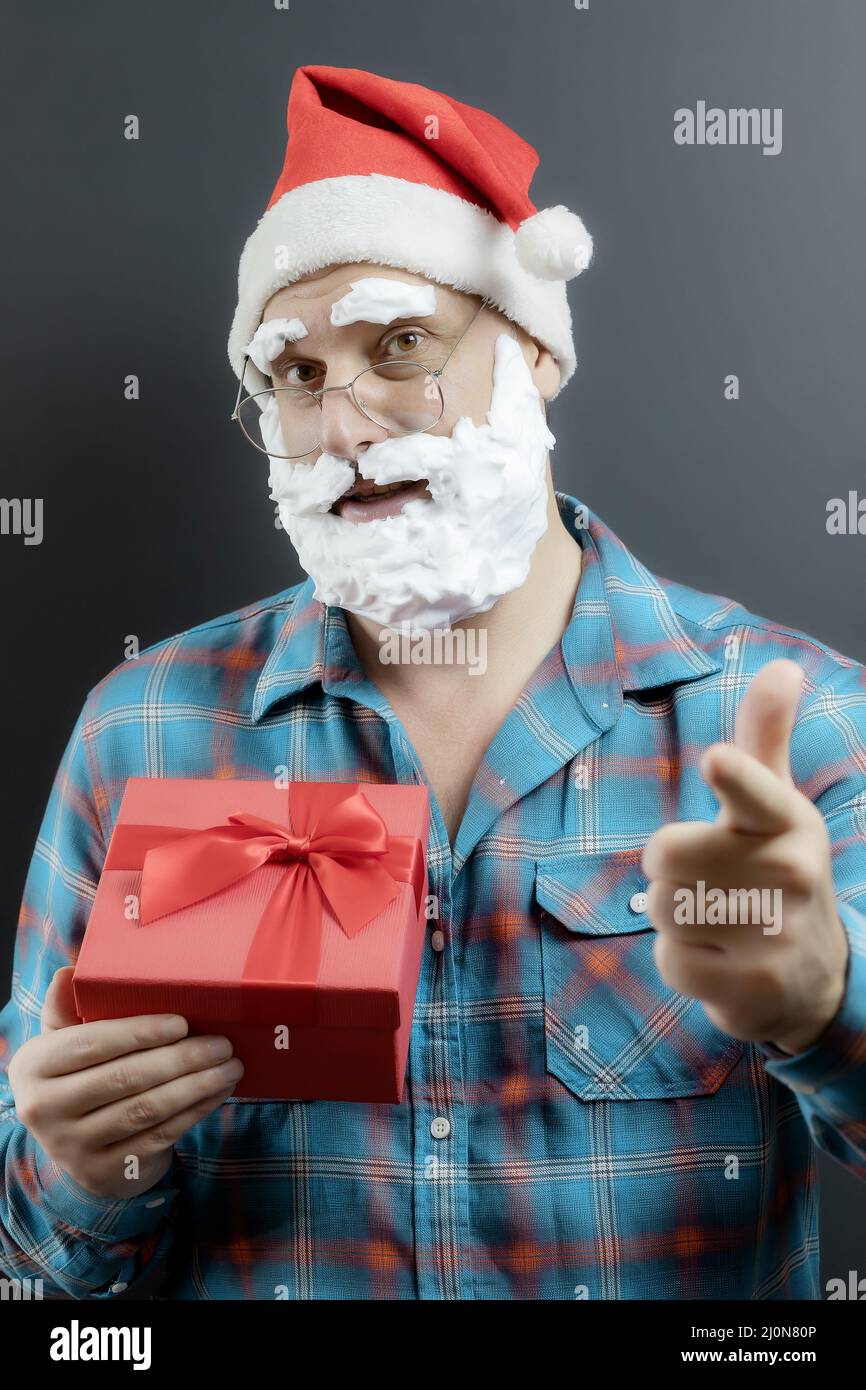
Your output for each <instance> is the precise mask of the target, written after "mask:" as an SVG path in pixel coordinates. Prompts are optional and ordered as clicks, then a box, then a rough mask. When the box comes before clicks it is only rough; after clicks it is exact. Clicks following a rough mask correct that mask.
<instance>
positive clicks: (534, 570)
mask: <svg viewBox="0 0 866 1390" xmlns="http://www.w3.org/2000/svg"><path fill="white" fill-rule="evenodd" d="M547 515H548V525H547V530H546V531H545V533H544V535H543V536H542V538H541V540H540V541H539V542H538V544H537V546H536V547H535V550H534V551H533V554H532V560H531V562H530V570H529V574H528V575H527V578H526V580H525V581H524V583H523V584H522V585H521V586H520V588H519V589H514V590H513V591H512V592H511V593H510V594H504V595H503V597H502V598H500V599H499V600H498V601H497V602H496V603H495V604H494V605H493V607H492V608H491V609H490V610H489V611H488V612H487V613H479V614H477V615H476V616H475V617H472V618H464V619H462V620H461V621H460V622H459V623H455V625H454V626H455V631H457V630H459V629H461V628H462V629H466V632H467V636H466V639H464V640H465V641H466V650H467V652H471V653H474V654H476V655H475V657H474V658H473V660H475V661H476V662H477V659H478V658H477V654H478V653H483V654H484V660H485V663H486V670H485V672H484V673H485V674H487V675H488V676H490V675H492V676H493V678H494V679H493V680H492V681H487V680H479V679H478V678H477V675H478V674H479V673H480V672H476V673H475V674H473V673H472V668H471V666H470V665H469V664H467V663H460V664H448V663H443V664H426V663H424V664H414V663H407V662H405V661H403V662H395V663H391V664H385V663H384V662H383V661H382V659H381V654H382V647H381V644H380V641H379V634H380V632H381V631H382V629H381V626H380V625H379V624H377V623H372V622H370V621H369V619H367V618H359V617H358V616H356V615H355V614H354V613H347V614H346V619H347V622H348V626H349V631H350V633H351V636H352V641H353V643H354V645H355V650H356V652H357V653H358V657H359V659H360V661H361V664H362V666H363V667H364V670H365V671H366V673H367V675H368V676H369V678H370V679H371V680H372V681H373V682H374V684H376V685H378V686H379V688H380V689H381V690H383V691H384V692H385V693H388V692H395V693H400V694H402V695H403V696H404V697H405V698H410V699H417V700H419V701H424V700H430V701H435V700H436V699H437V696H438V695H440V694H441V696H442V697H443V698H446V699H452V698H453V697H454V694H455V688H459V691H460V698H461V699H463V700H470V701H472V702H474V701H476V700H477V701H480V702H482V703H483V702H485V701H487V700H488V699H490V692H491V690H494V691H495V690H499V691H505V692H511V691H512V690H513V694H512V695H511V698H512V699H516V697H517V695H519V693H520V691H521V690H522V689H523V687H524V685H525V684H526V682H527V680H528V679H529V677H530V675H531V674H532V672H533V671H534V670H535V669H536V667H537V666H538V665H539V663H540V662H541V661H542V660H543V659H544V657H545V656H546V655H547V653H548V652H549V651H550V649H551V647H553V646H554V645H555V643H556V642H558V641H559V639H560V638H561V636H562V634H563V632H564V631H565V629H566V627H567V626H568V623H569V621H570V619H571V612H572V608H573V607H574V599H575V594H576V592H577V586H578V583H579V580H580V569H581V559H582V551H581V548H580V546H579V545H578V544H577V542H576V541H575V539H574V537H573V536H572V535H571V533H570V532H569V531H568V530H567V528H566V526H565V524H564V523H563V520H562V517H561V516H560V513H559V508H558V506H557V503H556V497H555V496H554V492H553V485H552V482H551V480H550V470H549V467H548V512H547ZM470 629H474V632H472V633H470V631H469V630H470ZM515 686H516V688H514V687H515Z"/></svg>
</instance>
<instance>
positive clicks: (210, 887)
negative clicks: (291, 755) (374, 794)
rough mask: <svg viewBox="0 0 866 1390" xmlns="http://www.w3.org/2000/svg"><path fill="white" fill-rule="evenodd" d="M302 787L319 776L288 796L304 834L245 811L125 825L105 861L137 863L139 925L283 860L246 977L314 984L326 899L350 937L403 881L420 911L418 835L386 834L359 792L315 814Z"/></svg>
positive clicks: (247, 963)
mask: <svg viewBox="0 0 866 1390" xmlns="http://www.w3.org/2000/svg"><path fill="white" fill-rule="evenodd" d="M307 785H310V786H313V785H315V784H305V783H295V784H294V786H293V788H292V802H291V805H292V812H293V820H294V823H295V824H296V825H299V826H303V827H308V829H307V833H305V834H293V833H292V831H291V830H289V828H288V826H286V825H283V824H281V823H280V822H279V821H272V820H266V819H264V818H263V817H262V816H255V815H252V814H250V813H249V812H246V811H241V812H237V813H235V814H233V815H230V816H229V817H228V819H227V821H225V822H222V823H221V824H219V825H210V826H207V828H206V829H204V830H188V829H183V828H181V827H178V826H160V825H124V824H123V823H121V824H119V825H117V826H116V827H115V830H114V834H113V836H112V841H111V848H110V852H109V856H108V859H107V860H106V864H105V867H106V868H113V869H129V868H141V869H142V876H141V887H140V893H139V897H140V919H139V920H140V922H141V923H142V925H145V924H147V923H148V922H153V921H154V920H155V919H156V918H158V917H163V916H164V915H165V914H166V913H168V912H178V911H180V910H181V909H183V908H186V907H189V906H191V904H192V903H196V902H200V901H201V900H202V899H203V898H207V897H210V896H211V895H212V894H214V893H219V892H221V891H222V889H224V888H228V887H229V886H230V885H231V884H234V883H237V882H238V881H239V880H240V879H242V878H245V877H246V875H247V874H250V873H252V872H253V871H254V870H255V869H257V868H259V867H260V866H261V865H262V864H266V863H274V862H276V863H280V864H285V865H286V872H285V874H284V875H283V876H282V878H281V881H280V883H279V885H278V887H277V888H276V890H275V891H274V893H273V894H272V895H271V898H270V900H269V902H268V905H267V907H266V908H265V910H264V912H263V914H262V917H261V919H260V921H259V924H258V927H257V928H256V932H255V935H254V937H253V940H252V943H251V945H250V949H249V951H248V953H247V958H246V961H245V964H244V970H243V978H244V979H245V980H249V979H258V980H266V981H273V980H292V981H297V982H298V983H304V984H310V983H313V982H314V981H315V979H316V976H317V974H318V964H319V954H320V948H321V933H322V910H323V905H324V902H325V901H327V903H328V904H329V906H330V908H331V911H332V912H333V914H334V916H335V917H336V919H337V921H338V923H339V924H340V927H341V929H342V930H343V932H344V933H345V934H346V936H348V937H350V938H351V937H354V936H356V935H357V933H358V932H359V931H360V930H361V929H362V927H364V926H366V925H367V923H368V922H370V921H371V920H372V919H373V918H374V917H377V916H378V915H379V913H380V912H381V911H382V910H383V909H384V908H385V907H387V905H388V903H389V902H391V900H392V899H393V898H394V897H396V895H397V893H398V892H399V886H400V883H411V884H412V886H413V888H414V890H415V902H416V908H418V909H419V910H420V900H421V891H422V884H423V877H424V859H423V853H422V849H421V844H420V841H419V840H417V839H415V838H413V837H412V836H408V835H389V834H388V828H387V826H386V825H385V822H384V820H383V819H382V817H381V816H380V815H379V812H378V811H377V810H376V809H375V807H373V806H372V805H371V804H370V802H369V801H368V800H367V798H366V797H365V796H364V794H363V792H360V791H357V792H353V793H351V795H349V796H347V797H345V798H344V799H343V800H342V801H340V802H338V803H337V804H336V805H332V806H329V807H327V808H326V809H325V810H324V811H323V812H322V813H321V814H320V815H319V816H318V818H316V819H313V816H314V802H315V797H314V795H313V796H311V794H309V793H305V792H304V791H302V790H301V788H303V787H306V786H307ZM311 822H312V823H311Z"/></svg>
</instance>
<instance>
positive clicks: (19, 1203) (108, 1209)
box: [0, 699, 180, 1299]
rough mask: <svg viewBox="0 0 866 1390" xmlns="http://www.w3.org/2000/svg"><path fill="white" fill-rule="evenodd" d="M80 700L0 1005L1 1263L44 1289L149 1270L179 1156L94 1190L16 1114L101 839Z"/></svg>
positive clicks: (127, 1280)
mask: <svg viewBox="0 0 866 1390" xmlns="http://www.w3.org/2000/svg"><path fill="white" fill-rule="evenodd" d="M88 702H89V699H88V701H85V704H84V708H83V709H82V711H81V714H80V715H79V717H78V719H77V721H76V724H75V727H74V729H73V731H72V734H71V736H70V739H69V742H68V743H67V746H66V749H65V751H64V754H63V757H62V759H61V762H60V766H59V768H58V771H57V774H56V776H55V779H54V783H53V786H52V788H51V792H50V795H49V799H48V804H47V807H46V809H45V813H44V816H43V818H42V823H41V826H40V829H39V833H38V836H37V840H36V845H35V848H34V851H33V857H32V859H31V862H30V867H29V870H28V874H27V878H26V881H25V886H24V894H23V899H22V903H21V913H20V917H19V921H18V930H17V934H16V939H15V951H14V957H13V967H12V991H11V995H10V997H9V999H8V1001H7V1003H6V1004H5V1006H4V1007H3V1009H2V1010H0V1172H2V1174H3V1182H2V1183H0V1273H2V1274H3V1276H4V1277H6V1278H12V1279H19V1280H25V1279H26V1280H28V1281H29V1285H28V1287H31V1288H32V1287H33V1286H34V1283H35V1282H36V1281H40V1280H41V1284H39V1283H38V1282H36V1287H38V1288H39V1290H40V1292H41V1294H42V1296H43V1297H54V1298H58V1297H60V1298H62V1297H64V1296H66V1297H72V1298H78V1299H80V1298H98V1297H115V1296H118V1295H120V1294H126V1295H127V1296H135V1290H136V1288H137V1287H139V1286H140V1285H141V1284H143V1283H144V1282H147V1280H148V1279H150V1278H152V1270H153V1268H154V1267H155V1266H157V1265H158V1264H159V1263H161V1262H162V1261H164V1259H165V1258H166V1256H167V1254H168V1250H169V1247H170V1245H171V1243H172V1235H173V1231H172V1212H173V1207H174V1204H175V1201H176V1198H177V1196H178V1194H179V1192H180V1176H179V1171H178V1169H179V1162H178V1159H177V1157H176V1155H175V1156H173V1161H172V1166H171V1167H170V1168H169V1170H168V1172H167V1173H166V1174H165V1175H164V1177H163V1178H162V1179H161V1180H160V1182H159V1183H157V1184H155V1185H154V1187H152V1188H150V1189H148V1190H147V1191H146V1192H139V1193H137V1194H136V1195H135V1196H133V1197H128V1198H122V1199H115V1198H109V1197H98V1196H95V1195H94V1194H93V1193H90V1192H88V1191H87V1190H86V1189H85V1188H83V1187H81V1186H80V1185H79V1184H78V1183H77V1182H75V1181H74V1180H73V1179H72V1178H71V1177H70V1176H69V1174H68V1173H66V1172H65V1171H64V1170H63V1169H62V1168H60V1167H59V1166H58V1164H56V1163H55V1162H54V1160H53V1159H52V1158H51V1157H50V1155H49V1154H47V1153H46V1152H45V1150H44V1149H43V1148H42V1146H41V1145H40V1144H39V1143H38V1142H37V1140H36V1139H35V1138H34V1137H33V1135H32V1134H31V1133H30V1132H29V1130H27V1129H26V1128H25V1126H24V1125H23V1124H22V1122H21V1121H20V1120H19V1119H18V1116H17V1113H16V1110H15V1100H14V1096H13V1094H12V1090H11V1087H10V1085H9V1078H8V1067H9V1063H10V1061H11V1059H12V1057H13V1056H14V1054H15V1053H16V1052H17V1050H18V1049H19V1048H20V1047H21V1046H22V1045H23V1044H24V1043H25V1042H26V1041H27V1040H28V1039H29V1038H31V1037H33V1036H34V1035H35V1034H38V1032H39V1031H40V1027H39V1020H40V1015H41V1011H42V1004H43V1001H44V999H45V994H46V991H47V989H48V985H49V984H50V982H51V979H52V977H53V975H54V973H55V971H56V970H58V969H59V968H60V967H61V966H64V965H72V964H74V963H75V960H76V958H77V954H78V948H79V946H80V943H81V938H82V936H83V934H84V928H85V926H86V924H87V918H88V915H89V913H90V909H91V906H92V904H93V900H94V897H95V895H96V887H97V884H98V881H99V875H100V873H101V870H102V864H103V862H104V859H105V853H106V845H105V840H104V837H103V833H102V828H101V825H100V821H99V815H98V812H97V803H96V798H95V793H94V787H93V785H92V782H91V778H90V775H89V767H88V750H87V737H88V733H87V731H88V722H87V717H86V715H87V709H88Z"/></svg>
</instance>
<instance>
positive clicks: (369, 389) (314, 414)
mask: <svg viewBox="0 0 866 1390" xmlns="http://www.w3.org/2000/svg"><path fill="white" fill-rule="evenodd" d="M489 302H490V301H489V300H488V299H486V298H485V299H482V301H481V303H480V304H479V306H478V308H477V309H476V310H475V313H474V314H473V315H472V318H471V319H470V320H469V322H468V323H467V325H466V327H465V328H464V329H463V332H462V333H461V334H460V337H459V338H458V339H457V341H456V342H455V343H454V344H453V346H452V348H451V351H450V352H449V353H448V356H447V357H446V358H445V361H444V362H443V363H442V365H441V367H436V368H435V369H431V368H430V367H427V366H425V365H424V364H423V363H421V362H413V361H412V360H411V359H410V358H402V357H401V358H400V359H399V360H392V361H388V362H378V363H375V364H374V365H372V366H370V367H364V368H363V370H362V371H360V372H358V375H357V376H355V377H353V378H352V380H351V381H350V382H348V383H347V384H346V385H345V386H320V387H319V389H318V390H317V391H308V390H307V388H306V387H305V386H272V387H270V388H269V389H268V390H267V391H255V392H253V394H251V395H248V396H244V397H243V400H242V399H241V396H242V395H243V391H244V378H245V376H246V370H247V363H248V362H249V360H250V358H249V355H245V356H244V365H243V369H242V371H241V379H240V382H239V384H238V394H237V399H236V401H235V408H234V410H233V412H232V415H231V418H232V419H233V420H237V422H238V424H239V425H240V427H241V429H242V430H243V433H244V435H245V436H246V438H247V439H248V440H249V442H250V444H252V445H253V447H254V448H256V449H258V450H259V452H260V453H262V454H268V455H270V456H271V457H273V458H285V459H296V458H305V457H306V456H307V455H308V454H313V453H315V451H316V450H317V449H318V448H320V447H321V427H322V397H323V396H324V395H326V394H327V392H329V391H348V392H349V393H350V395H351V397H352V400H353V401H354V403H355V405H356V406H357V408H358V410H360V412H361V414H362V415H365V416H366V417H367V419H368V420H370V421H371V422H372V423H373V424H374V425H379V426H381V428H382V429H386V430H387V431H388V433H389V434H391V435H407V434H426V432H427V431H428V430H431V429H432V428H433V426H434V425H436V424H438V422H439V421H440V420H441V419H442V416H443V414H444V412H445V397H444V395H443V393H442V386H441V384H440V378H441V376H442V373H443V372H444V371H445V368H446V367H447V366H448V363H449V362H450V360H451V358H452V356H453V355H454V353H455V352H456V350H457V348H458V347H459V345H460V343H461V342H462V341H463V339H464V338H465V336H466V334H467V333H468V332H469V329H470V328H471V327H472V325H473V323H474V322H475V320H476V319H477V317H478V315H479V314H480V313H481V310H482V309H483V308H484V307H485V305H486V304H488V303H489ZM397 331H399V330H397ZM266 435H267V436H269V437H271V438H272V439H273V441H274V442H278V443H283V444H288V445H289V447H291V448H292V449H294V450H295V452H293V453H290V454H288V453H283V452H282V451H281V450H280V449H275V448H273V447H272V445H270V444H268V443H266V442H265V436H266ZM280 436H282V439H280Z"/></svg>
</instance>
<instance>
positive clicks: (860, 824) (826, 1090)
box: [758, 664, 866, 1179]
mask: <svg viewBox="0 0 866 1390" xmlns="http://www.w3.org/2000/svg"><path fill="white" fill-rule="evenodd" d="M792 765H793V773H794V779H795V781H796V783H797V785H798V786H799V787H800V789H801V790H802V791H803V792H804V793H805V794H806V795H808V796H810V797H811V799H812V800H813V801H814V802H815V805H816V806H817V807H818V809H819V810H820V811H821V814H822V815H823V817H824V823H825V825H826V827H827V831H828V834H829V836H830V842H831V847H832V855H833V881H834V883H835V886H836V904H837V907H838V910H839V917H840V920H841V922H842V925H843V927H844V929H845V933H846V936H847V938H848V946H849V953H848V964H847V968H846V980H845V990H844V994H843V997H842V1002H841V1004H840V1006H839V1009H838V1010H837V1012H836V1015H835V1017H834V1018H833V1019H832V1020H831V1022H830V1023H829V1024H828V1026H827V1027H826V1028H825V1030H824V1032H823V1033H822V1034H821V1036H820V1037H819V1038H818V1039H817V1040H816V1041H815V1042H814V1043H813V1044H812V1046H811V1047H808V1048H806V1049H805V1050H804V1051H803V1052H798V1053H795V1054H794V1055H792V1056H789V1055H788V1054H786V1053H784V1052H782V1051H781V1050H780V1049H779V1048H777V1047H774V1046H773V1045H772V1044H771V1043H768V1042H761V1043H758V1047H759V1048H760V1049H761V1050H762V1052H763V1053H764V1055H765V1066H766V1069H767V1071H768V1072H769V1073H770V1074H771V1075H772V1076H774V1077H776V1078H777V1079H778V1080H779V1081H783V1082H784V1083H785V1085H786V1086H789V1087H790V1088H791V1090H792V1091H793V1092H794V1094H795V1095H796V1097H797V1101H798V1103H799V1105H800V1109H801V1110H802V1112H803V1114H804V1116H805V1118H806V1122H807V1124H808V1126H809V1130H810V1133H811V1135H812V1137H813V1139H814V1141H815V1143H816V1144H817V1145H818V1147H819V1148H820V1149H823V1150H824V1152H825V1153H828V1154H829V1155H830V1156H831V1157H832V1158H835V1159H836V1160H838V1162H840V1163H842V1164H844V1165H845V1167H846V1168H848V1169H849V1170H850V1171H851V1172H852V1173H854V1174H855V1175H856V1176H857V1177H860V1178H864V1179H866V669H864V668H863V667H862V666H859V665H853V664H851V665H846V666H839V667H838V668H837V670H836V671H835V673H834V675H833V677H832V678H831V679H830V680H829V681H828V682H826V683H824V684H823V685H821V686H819V687H818V689H817V690H816V692H815V695H814V697H813V698H812V699H810V700H808V701H807V702H806V706H805V710H804V712H803V714H802V715H801V716H800V718H798V720H797V725H796V727H795V731H794V737H793V739H792Z"/></svg>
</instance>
